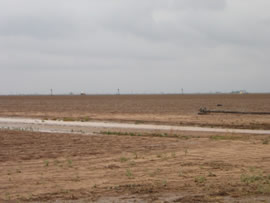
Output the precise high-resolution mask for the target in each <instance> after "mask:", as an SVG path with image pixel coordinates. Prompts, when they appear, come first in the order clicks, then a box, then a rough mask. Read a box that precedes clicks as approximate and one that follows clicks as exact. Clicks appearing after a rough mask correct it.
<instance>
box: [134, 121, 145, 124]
mask: <svg viewBox="0 0 270 203" xmlns="http://www.w3.org/2000/svg"><path fill="white" fill-rule="evenodd" d="M143 123H144V121H135V124H143Z"/></svg>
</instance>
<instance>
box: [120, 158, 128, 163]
mask: <svg viewBox="0 0 270 203" xmlns="http://www.w3.org/2000/svg"><path fill="white" fill-rule="evenodd" d="M127 161H128V158H127V157H121V158H120V162H122V163H124V162H127Z"/></svg>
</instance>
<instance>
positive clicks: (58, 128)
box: [0, 118, 270, 135]
mask: <svg viewBox="0 0 270 203" xmlns="http://www.w3.org/2000/svg"><path fill="white" fill-rule="evenodd" d="M73 127H75V128H86V129H88V130H89V129H92V130H93V129H95V128H107V129H133V130H164V131H190V132H217V133H236V134H239V133H240V134H262V135H269V134H270V130H249V129H222V128H206V127H194V126H170V125H152V124H132V123H114V122H79V121H54V120H41V119H30V118H0V128H24V129H31V130H33V131H39V132H64V133H67V132H71V130H73Z"/></svg>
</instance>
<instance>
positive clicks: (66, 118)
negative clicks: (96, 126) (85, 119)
mask: <svg viewBox="0 0 270 203" xmlns="http://www.w3.org/2000/svg"><path fill="white" fill-rule="evenodd" d="M56 120H57V119H56ZM63 121H67V122H68V121H76V119H74V118H71V117H65V118H63Z"/></svg>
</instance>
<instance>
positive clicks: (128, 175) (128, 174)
mask: <svg viewBox="0 0 270 203" xmlns="http://www.w3.org/2000/svg"><path fill="white" fill-rule="evenodd" d="M126 176H127V177H128V178H133V174H132V172H131V171H130V169H127V170H126Z"/></svg>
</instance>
